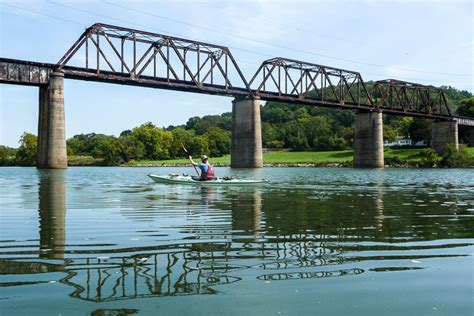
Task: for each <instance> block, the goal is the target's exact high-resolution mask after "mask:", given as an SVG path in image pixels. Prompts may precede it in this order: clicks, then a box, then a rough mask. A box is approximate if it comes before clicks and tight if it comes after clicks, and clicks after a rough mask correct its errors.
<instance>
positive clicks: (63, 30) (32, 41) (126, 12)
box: [0, 0, 474, 147]
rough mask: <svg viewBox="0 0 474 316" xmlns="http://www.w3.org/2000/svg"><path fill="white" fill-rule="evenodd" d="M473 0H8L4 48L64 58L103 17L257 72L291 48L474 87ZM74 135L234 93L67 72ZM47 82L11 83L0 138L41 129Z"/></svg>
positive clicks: (367, 71) (209, 110)
mask: <svg viewBox="0 0 474 316" xmlns="http://www.w3.org/2000/svg"><path fill="white" fill-rule="evenodd" d="M473 12H474V6H473V3H472V1H455V0H454V1H451V0H446V1H375V0H370V1H369V0H367V1H362V0H359V1H337V0H332V1H329V0H328V1H298V0H296V1H269V0H268V1H267V0H254V1H251V0H236V1H231V0H229V1H226V0H220V1H219V0H216V1H210V0H209V1H184V0H175V1H171V0H168V1H150V0H137V1H131V0H128V1H124V0H122V1H120V0H119V1H115V0H103V1H92V0H89V1H88V0H80V1H73V0H70V1H64V0H63V1H61V0H47V1H40V0H37V1H36V0H24V1H15V0H0V57H4V58H13V59H23V60H29V61H37V62H44V63H53V64H54V63H57V62H58V61H59V59H60V58H61V57H62V56H63V55H64V54H65V52H66V51H67V50H68V49H69V47H71V46H72V44H73V43H74V42H75V41H76V40H77V39H78V38H79V36H80V35H81V34H82V32H83V31H84V30H85V28H87V27H88V26H90V25H92V24H94V23H97V22H101V23H107V24H114V25H119V26H124V27H130V28H134V29H140V30H144V31H149V32H154V33H161V34H166V35H172V36H179V37H184V38H188V39H192V40H198V41H203V42H208V43H213V44H217V45H221V46H226V47H229V49H230V51H231V53H232V55H233V56H234V58H235V59H236V61H237V63H238V64H239V67H240V68H241V70H242V72H243V73H244V75H245V76H246V78H247V79H249V78H251V76H252V75H253V74H254V73H255V71H256V70H257V68H258V66H259V65H260V63H262V62H263V61H264V60H266V59H269V58H272V57H277V56H278V57H287V58H292V59H297V60H303V61H307V62H311V63H316V64H322V65H327V66H333V67H337V68H343V69H347V70H352V71H357V72H360V73H361V75H362V78H363V79H364V80H366V81H367V80H381V79H389V78H394V79H400V80H405V81H410V82H416V83H421V84H429V85H434V86H441V85H449V86H453V87H455V88H458V89H462V90H468V91H471V92H474V78H473V75H474V70H473V43H474V36H473V33H474V13H473ZM64 85H65V113H66V137H68V138H69V137H72V136H74V135H77V134H81V133H92V132H95V133H103V134H107V135H116V136H118V135H119V134H120V133H121V132H122V131H123V130H127V129H132V128H133V127H136V126H138V125H140V124H143V123H145V122H152V123H154V124H155V125H156V126H159V127H166V126H169V125H179V124H184V123H186V122H187V120H188V119H189V118H190V117H193V116H204V115H214V114H221V113H224V112H230V111H231V109H232V105H231V101H232V99H231V98H229V97H220V96H210V95H204V94H196V93H186V92H176V91H168V90H159V89H151V88H142V87H131V86H122V85H112V84H105V83H93V82H85V81H77V80H70V79H66V80H65V84H64ZM38 94H39V92H38V88H37V87H26V86H17V85H7V84H0V145H6V146H10V147H18V141H19V139H20V136H21V134H22V133H23V132H29V133H34V134H37V128H38V127H37V126H38Z"/></svg>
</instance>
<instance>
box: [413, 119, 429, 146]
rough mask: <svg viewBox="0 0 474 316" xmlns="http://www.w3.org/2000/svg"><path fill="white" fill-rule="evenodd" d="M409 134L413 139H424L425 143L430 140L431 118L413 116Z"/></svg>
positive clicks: (416, 140)
mask: <svg viewBox="0 0 474 316" xmlns="http://www.w3.org/2000/svg"><path fill="white" fill-rule="evenodd" d="M409 134H410V137H411V139H413V141H415V142H418V141H423V140H424V141H426V142H427V143H429V142H430V140H431V120H428V119H422V118H415V119H413V123H412V124H411V125H410V128H409Z"/></svg>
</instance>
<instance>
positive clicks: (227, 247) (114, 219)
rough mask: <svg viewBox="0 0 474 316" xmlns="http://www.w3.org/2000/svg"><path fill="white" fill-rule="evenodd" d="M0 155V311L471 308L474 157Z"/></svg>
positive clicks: (400, 311) (441, 311)
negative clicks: (60, 165)
mask: <svg viewBox="0 0 474 316" xmlns="http://www.w3.org/2000/svg"><path fill="white" fill-rule="evenodd" d="M169 172H189V173H190V172H193V170H192V169H191V168H174V169H167V168H70V169H68V170H67V171H37V170H36V169H34V168H2V169H0V207H1V211H0V229H1V232H0V311H1V314H2V315H58V314H62V315H76V314H77V315H87V314H92V315H133V314H144V315H176V314H177V315H181V314H184V315H215V314H217V315H220V314H225V315H280V314H283V315H474V303H473V302H474V300H473V298H474V260H473V251H474V170H461V169H457V170H456V169H451V170H448V169H442V170H429V169H425V170H423V169H421V170H416V169H385V170H356V169H318V168H275V169H270V168H265V169H261V170H240V171H236V170H230V169H227V168H220V169H219V170H218V173H219V174H220V175H223V174H227V175H232V174H233V175H236V176H240V177H246V178H266V179H269V180H270V181H271V182H270V184H268V185H263V186H254V187H243V188H223V187H200V186H181V185H180V186H172V185H162V184H155V183H153V182H152V181H151V180H150V179H149V178H148V177H146V175H147V174H148V173H158V174H167V173H169Z"/></svg>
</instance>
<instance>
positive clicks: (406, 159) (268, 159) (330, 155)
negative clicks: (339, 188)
mask: <svg viewBox="0 0 474 316" xmlns="http://www.w3.org/2000/svg"><path fill="white" fill-rule="evenodd" d="M423 150H424V149H420V148H399V149H393V148H386V149H385V152H384V154H385V164H386V166H387V167H426V166H427V164H426V157H425V156H424V155H423ZM467 150H468V153H469V155H470V157H471V160H472V161H474V147H469V148H467ZM210 160H211V163H212V164H213V165H214V166H216V167H219V166H229V165H230V155H226V156H223V157H211V158H210ZM352 160H353V151H352V150H340V151H318V152H284V151H274V152H268V153H264V154H263V163H264V167H352ZM123 166H124V167H182V166H189V161H188V160H187V159H174V160H160V161H156V160H139V161H129V162H128V163H126V164H124V165H123ZM434 166H435V167H436V166H437V165H436V163H435V164H434Z"/></svg>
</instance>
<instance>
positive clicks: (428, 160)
mask: <svg viewBox="0 0 474 316" xmlns="http://www.w3.org/2000/svg"><path fill="white" fill-rule="evenodd" d="M420 156H421V166H422V167H429V168H431V167H436V166H437V165H438V163H439V162H440V161H441V157H440V156H439V155H438V153H437V152H436V151H435V150H434V149H433V148H427V149H424V150H422V151H421V152H420Z"/></svg>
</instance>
